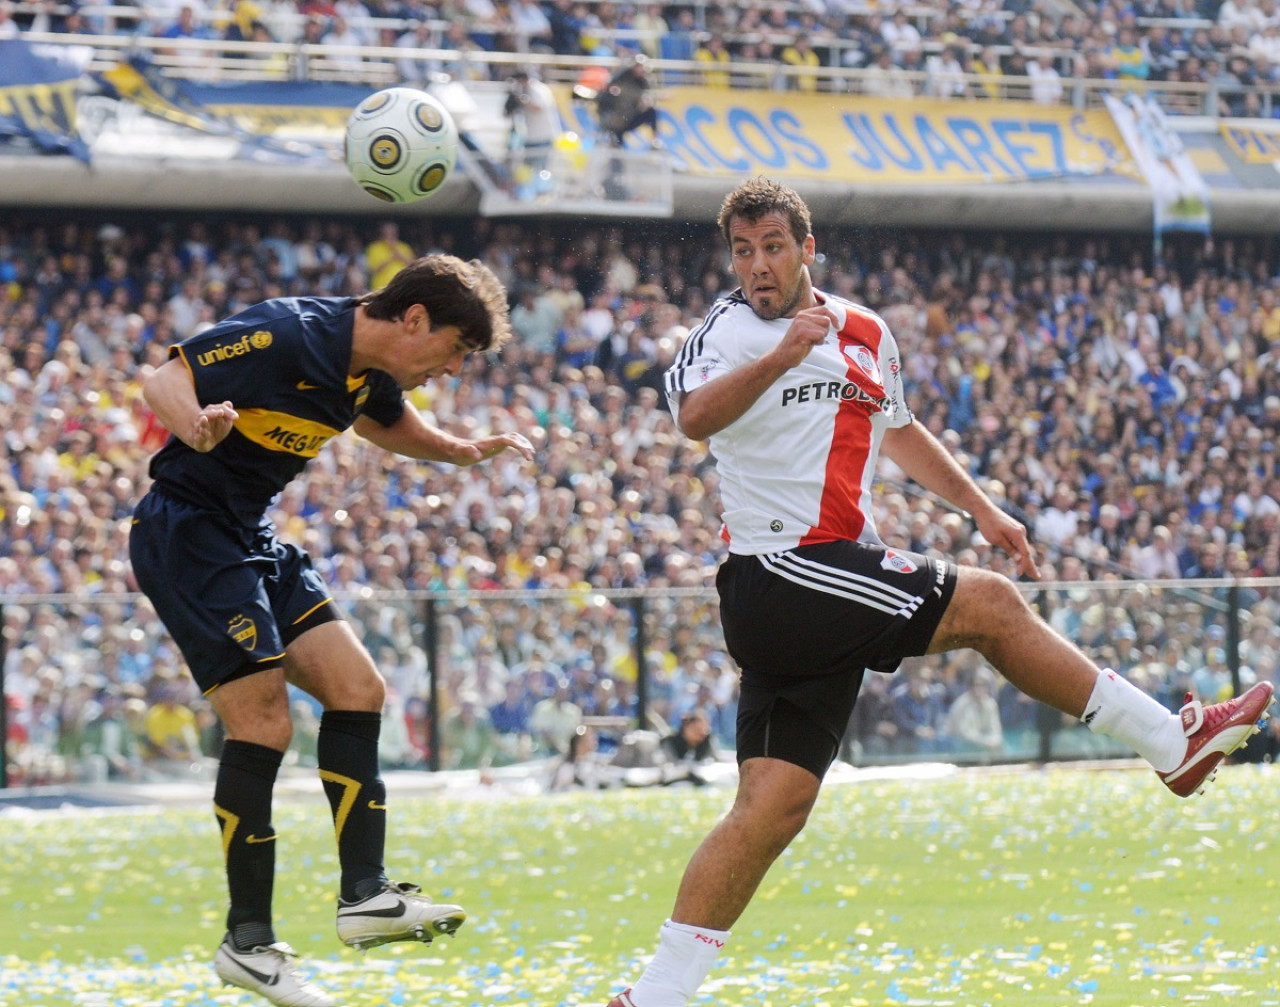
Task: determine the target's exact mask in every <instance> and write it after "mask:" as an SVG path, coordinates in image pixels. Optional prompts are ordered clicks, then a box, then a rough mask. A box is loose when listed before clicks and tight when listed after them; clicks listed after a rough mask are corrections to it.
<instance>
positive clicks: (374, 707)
mask: <svg viewBox="0 0 1280 1007" xmlns="http://www.w3.org/2000/svg"><path fill="white" fill-rule="evenodd" d="M322 701H323V702H324V705H325V709H328V710H366V711H368V712H370V713H380V712H381V711H382V707H383V704H385V703H386V701H387V680H386V679H385V678H383V677H382V675H381V673H380V672H379V671H378V669H377V668H375V667H374V666H373V663H372V662H370V663H369V664H367V665H364V666H363V667H361V668H359V670H358V671H357V670H354V669H353V670H352V672H351V673H350V674H348V675H344V676H342V677H341V678H340V679H338V680H337V681H334V682H331V683H330V686H329V689H328V690H327V694H326V695H325V696H323V697H322Z"/></svg>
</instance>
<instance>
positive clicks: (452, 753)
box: [440, 691, 499, 769]
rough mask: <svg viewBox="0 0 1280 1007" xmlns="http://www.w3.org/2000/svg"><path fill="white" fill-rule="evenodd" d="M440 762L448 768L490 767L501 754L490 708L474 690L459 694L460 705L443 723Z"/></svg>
mask: <svg viewBox="0 0 1280 1007" xmlns="http://www.w3.org/2000/svg"><path fill="white" fill-rule="evenodd" d="M440 748H441V754H442V756H443V758H442V760H441V764H442V765H443V766H445V768H447V769H487V768H489V767H490V766H491V765H492V764H493V762H494V759H495V758H496V757H497V755H498V753H499V745H498V737H497V732H496V731H495V730H494V726H493V723H492V722H491V720H490V718H489V711H488V710H486V709H485V708H484V707H483V706H481V705H480V700H479V697H477V696H476V694H475V693H473V692H466V691H464V692H462V693H460V694H459V696H458V708H457V709H456V710H454V711H453V712H452V713H450V714H449V715H448V716H447V717H445V719H444V722H443V723H442V724H441V725H440Z"/></svg>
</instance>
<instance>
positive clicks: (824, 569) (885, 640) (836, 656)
mask: <svg viewBox="0 0 1280 1007" xmlns="http://www.w3.org/2000/svg"><path fill="white" fill-rule="evenodd" d="M955 586H956V568H955V566H954V565H952V564H951V563H947V562H943V561H939V560H936V559H931V558H929V557H926V556H921V555H919V554H918V553H911V552H906V551H904V550H901V549H888V548H885V547H883V546H875V545H866V544H863V543H860V542H849V541H838V542H823V543H820V544H817V545H807V546H800V547H799V548H796V549H791V550H788V551H786V552H778V553H767V554H764V555H760V556H738V555H733V554H731V555H730V556H729V558H728V559H727V560H725V562H724V563H723V564H722V565H721V567H720V571H719V573H718V574H717V577H716V587H717V589H718V590H719V593H720V620H721V623H722V624H723V626H724V637H725V644H726V645H727V647H728V649H729V653H730V654H731V655H732V657H733V659H734V660H735V661H736V662H737V664H738V667H739V668H741V669H742V688H741V696H740V699H739V702H738V762H739V764H741V763H742V762H743V761H745V760H746V759H750V758H753V757H757V756H768V757H770V758H775V759H782V760H784V761H786V762H791V763H794V764H795V765H797V766H801V767H803V768H804V769H808V770H809V771H810V772H812V773H814V774H815V775H816V776H818V777H819V778H821V777H822V776H823V774H824V773H826V771H827V768H828V767H829V766H830V765H831V763H832V761H833V760H834V759H835V757H836V753H837V751H838V750H839V745H840V739H841V738H842V737H843V736H844V731H845V728H846V726H847V725H848V723H849V717H850V715H851V714H852V713H853V705H854V702H855V701H856V699H857V696H858V689H859V688H860V687H861V685H862V676H863V673H864V671H865V670H866V669H870V670H872V671H879V672H892V671H895V670H896V669H897V667H898V665H899V664H900V663H901V661H902V659H903V658H906V657H916V656H919V655H921V654H924V653H925V652H926V651H927V650H928V649H929V643H930V641H932V639H933V634H934V632H935V631H936V630H937V628H938V623H939V622H940V621H941V620H942V614H943V613H944V612H945V611H946V609H947V605H948V604H949V603H950V601H951V595H952V593H953V592H954V591H955Z"/></svg>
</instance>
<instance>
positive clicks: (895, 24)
mask: <svg viewBox="0 0 1280 1007" xmlns="http://www.w3.org/2000/svg"><path fill="white" fill-rule="evenodd" d="M880 35H881V38H882V39H883V41H884V44H885V45H886V46H888V47H889V51H890V52H891V53H892V54H893V61H894V62H895V63H897V64H898V65H899V66H901V65H902V62H903V53H906V52H921V51H922V49H923V47H924V39H923V38H922V37H921V35H920V30H919V29H918V28H916V26H915V25H914V24H912V23H911V21H910V19H909V18H908V17H907V12H906V10H905V9H904V8H902V7H899V8H898V9H896V10H895V11H894V12H893V14H892V16H891V17H890V19H889V20H888V21H885V22H884V23H883V25H882V26H881V28H880Z"/></svg>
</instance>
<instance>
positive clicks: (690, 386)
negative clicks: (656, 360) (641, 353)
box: [663, 312, 733, 423]
mask: <svg viewBox="0 0 1280 1007" xmlns="http://www.w3.org/2000/svg"><path fill="white" fill-rule="evenodd" d="M713 316H714V317H713ZM713 316H709V317H708V318H707V319H706V320H705V321H704V322H703V323H702V324H701V325H700V326H698V328H696V329H694V330H693V332H691V333H690V334H689V337H688V339H686V340H685V343H684V346H682V347H681V348H680V352H679V353H678V354H677V355H676V359H675V361H674V362H673V363H672V364H671V366H670V367H669V368H668V369H667V372H666V374H665V375H663V383H664V385H665V387H666V392H667V403H668V405H669V407H670V409H671V415H672V416H673V417H675V419H676V422H677V423H678V422H679V420H680V399H681V397H682V396H683V395H684V394H685V392H692V391H696V390H697V389H699V388H701V387H702V386H703V385H706V384H710V383H711V382H712V381H714V380H715V379H716V378H718V377H721V376H722V375H725V374H728V373H729V372H730V371H731V370H733V364H732V363H731V362H730V361H729V360H728V359H727V357H726V354H725V352H724V347H723V345H722V344H721V338H722V337H723V336H724V333H725V331H726V329H727V325H725V324H723V323H722V324H721V325H719V326H718V327H717V326H716V325H715V324H714V323H715V322H716V321H717V320H719V315H718V314H716V313H714V312H713Z"/></svg>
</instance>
